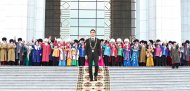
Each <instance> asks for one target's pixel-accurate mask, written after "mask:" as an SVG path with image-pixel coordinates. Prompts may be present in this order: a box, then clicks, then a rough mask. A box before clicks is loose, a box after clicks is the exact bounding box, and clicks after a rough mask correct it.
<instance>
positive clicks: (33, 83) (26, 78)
mask: <svg viewBox="0 0 190 91" xmlns="http://www.w3.org/2000/svg"><path fill="white" fill-rule="evenodd" d="M77 78H78V67H42V66H40V67H34V66H27V67H26V66H25V67H20V66H1V67H0V91H76V86H77V80H78V79H77Z"/></svg>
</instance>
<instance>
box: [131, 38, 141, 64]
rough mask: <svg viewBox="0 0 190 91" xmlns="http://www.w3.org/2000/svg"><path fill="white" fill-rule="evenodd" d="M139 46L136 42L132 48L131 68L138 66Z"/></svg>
mask: <svg viewBox="0 0 190 91" xmlns="http://www.w3.org/2000/svg"><path fill="white" fill-rule="evenodd" d="M138 62H139V46H138V41H137V40H136V41H135V44H134V46H133V48H132V56H131V66H139V63H138Z"/></svg>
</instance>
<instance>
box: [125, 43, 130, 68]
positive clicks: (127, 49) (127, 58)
mask: <svg viewBox="0 0 190 91" xmlns="http://www.w3.org/2000/svg"><path fill="white" fill-rule="evenodd" d="M123 57H124V66H131V60H130V59H131V49H130V45H125V46H124V49H123Z"/></svg>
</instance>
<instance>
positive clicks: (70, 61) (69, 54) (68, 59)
mask: <svg viewBox="0 0 190 91" xmlns="http://www.w3.org/2000/svg"><path fill="white" fill-rule="evenodd" d="M67 45H68V48H67V49H66V50H67V66H72V49H71V45H70V44H67Z"/></svg>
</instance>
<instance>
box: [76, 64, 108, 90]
mask: <svg viewBox="0 0 190 91" xmlns="http://www.w3.org/2000/svg"><path fill="white" fill-rule="evenodd" d="M93 72H94V67H93ZM77 91H110V77H109V69H108V67H99V71H98V77H97V81H90V78H89V73H88V66H84V67H79V74H78V83H77Z"/></svg>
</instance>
